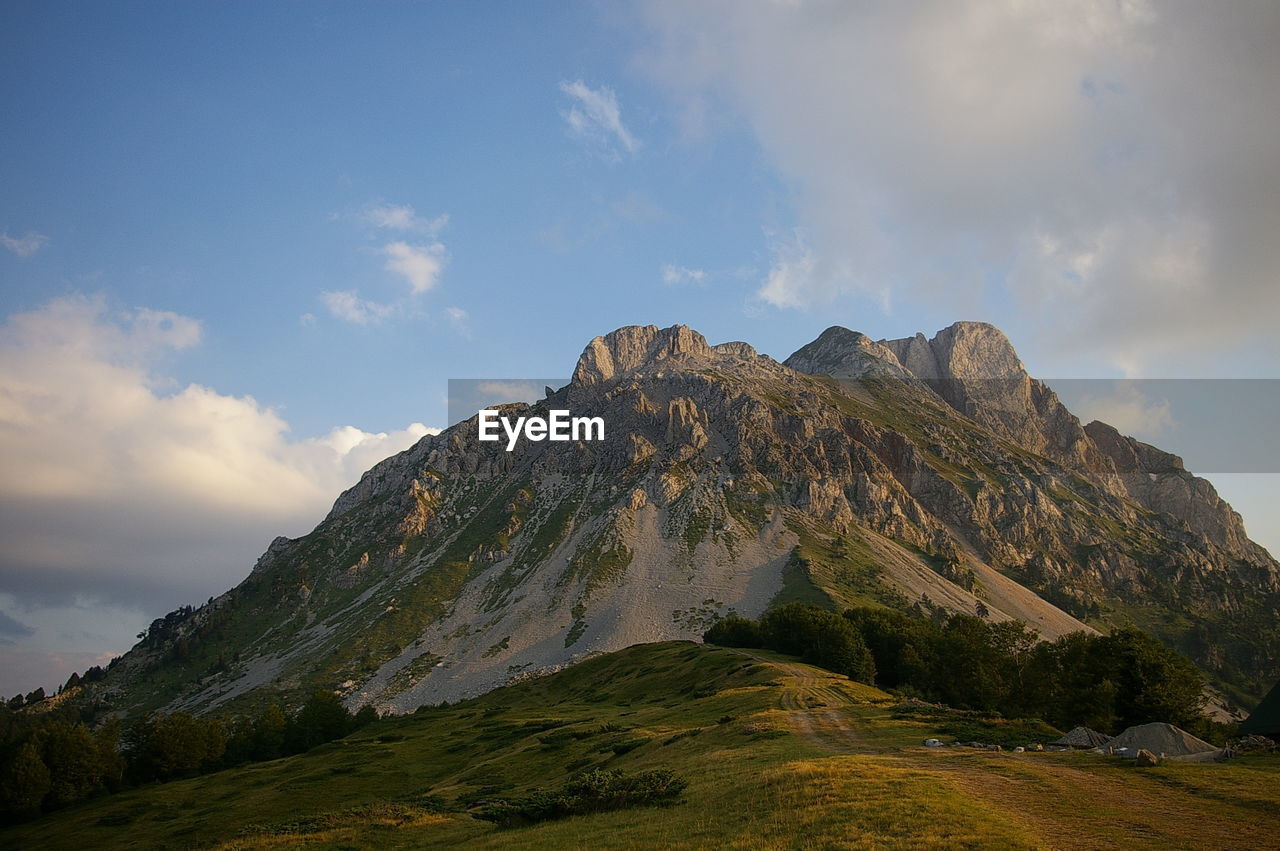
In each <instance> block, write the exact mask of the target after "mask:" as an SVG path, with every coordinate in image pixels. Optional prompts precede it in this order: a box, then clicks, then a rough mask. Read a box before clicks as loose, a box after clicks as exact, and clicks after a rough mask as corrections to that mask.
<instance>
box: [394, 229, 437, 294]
mask: <svg viewBox="0 0 1280 851" xmlns="http://www.w3.org/2000/svg"><path fill="white" fill-rule="evenodd" d="M382 253H383V255H385V256H386V258H387V264H386V269H387V271H388V272H394V273H396V274H397V275H399V276H401V277H402V278H404V279H405V280H406V281H408V283H409V287H410V288H411V290H412V291H413V293H414V294H415V295H416V294H418V293H425V292H426V291H428V290H430V289H431V288H432V287H434V286H435V285H436V282H437V281H439V280H440V273H441V272H442V271H443V270H444V264H445V263H446V262H447V260H448V252H446V251H445V247H444V246H443V245H441V244H440V243H438V242H435V243H432V244H430V245H410V244H409V243H407V242H391V243H388V244H386V245H384V246H383V247H382Z"/></svg>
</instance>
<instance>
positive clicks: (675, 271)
mask: <svg viewBox="0 0 1280 851" xmlns="http://www.w3.org/2000/svg"><path fill="white" fill-rule="evenodd" d="M706 277H707V273H706V272H705V271H703V270H702V269H689V268H687V267H685V266H677V265H675V264H674V263H667V264H666V265H664V266H663V267H662V283H664V284H700V283H702V282H703V281H704V280H706Z"/></svg>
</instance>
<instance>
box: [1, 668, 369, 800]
mask: <svg viewBox="0 0 1280 851" xmlns="http://www.w3.org/2000/svg"><path fill="white" fill-rule="evenodd" d="M377 719H378V713H377V711H376V710H375V709H374V708H373V707H372V706H365V707H363V708H362V709H360V710H359V711H358V712H356V713H354V714H353V713H351V712H349V711H348V710H347V708H346V707H345V706H343V705H342V701H341V699H340V698H339V697H338V696H337V695H336V694H334V693H333V692H331V691H324V690H317V691H315V692H313V693H312V694H311V696H310V697H309V698H308V699H307V701H306V702H305V703H304V704H303V705H302V707H301V708H300V709H299V710H298V711H297V712H296V713H294V714H292V715H290V714H287V713H286V712H285V710H284V708H283V707H282V706H281V705H280V704H279V703H271V704H269V705H267V706H266V707H265V708H264V709H263V710H262V711H261V712H259V713H258V714H257V715H256V716H252V717H244V718H240V719H236V720H227V719H223V718H202V717H198V716H195V715H191V714H190V713H186V712H174V713H169V714H158V713H151V714H147V715H144V716H142V717H140V718H138V719H137V720H136V721H134V722H133V723H131V724H129V725H127V726H124V725H121V723H120V722H119V721H118V720H111V721H108V722H106V723H105V724H102V725H101V726H99V727H98V728H97V729H96V730H90V729H89V727H88V726H87V725H86V724H85V723H84V722H83V721H79V720H75V721H73V720H69V719H67V718H65V717H63V716H62V715H60V714H59V713H58V712H56V711H50V712H43V713H38V714H33V713H31V712H17V711H14V710H11V709H9V708H7V707H0V818H2V819H3V820H4V821H5V822H15V821H21V820H24V819H28V818H31V817H33V816H36V815H38V814H40V813H42V812H49V811H52V810H57V809H61V808H63V807H66V806H70V805H71V804H75V803H78V802H80V801H83V800H86V799H88V798H92V797H96V796H98V795H104V794H111V793H114V792H118V791H120V790H121V789H124V788H126V787H129V786H138V785H142V784H145V783H152V782H157V781H159V782H163V781H167V780H175V779H178V778H182V777H193V776H195V775H197V774H204V773H207V772H211V771H218V770H221V769H223V768H229V767H232V766H236V765H241V764H243V763H246V762H257V761H262V760H269V759H277V758H279V757H282V756H289V755H291V754H297V753H303V752H305V751H308V750H310V749H311V748H313V747H316V746H317V745H320V744H324V743H325V742H330V741H333V740H335V739H339V738H341V737H343V736H345V735H347V734H348V733H351V732H353V731H354V730H356V729H358V728H360V727H362V726H364V725H365V724H368V723H369V722H371V721H376V720H377Z"/></svg>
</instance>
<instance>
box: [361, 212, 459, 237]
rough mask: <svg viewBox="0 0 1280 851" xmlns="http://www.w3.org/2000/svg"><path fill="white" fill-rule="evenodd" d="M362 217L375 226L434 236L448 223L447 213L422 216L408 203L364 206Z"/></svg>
mask: <svg viewBox="0 0 1280 851" xmlns="http://www.w3.org/2000/svg"><path fill="white" fill-rule="evenodd" d="M364 219H365V221H367V222H369V223H370V224H372V225H374V226H375V227H379V228H387V229H389V230H398V231H409V232H415V233H423V234H426V235H427V236H430V237H432V238H434V237H435V236H436V234H438V233H439V232H440V231H441V230H443V229H444V226H445V225H447V224H449V214H448V213H441V214H440V215H438V216H436V217H434V218H429V219H428V218H423V217H422V216H419V215H418V214H417V213H415V212H414V209H413V207H410V206H409V205H408V204H374V205H372V206H370V207H367V208H365V211H364Z"/></svg>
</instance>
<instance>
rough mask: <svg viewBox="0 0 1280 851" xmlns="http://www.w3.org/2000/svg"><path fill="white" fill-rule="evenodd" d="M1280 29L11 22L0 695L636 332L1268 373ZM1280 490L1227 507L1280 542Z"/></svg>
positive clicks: (512, 12)
mask: <svg viewBox="0 0 1280 851" xmlns="http://www.w3.org/2000/svg"><path fill="white" fill-rule="evenodd" d="M1277 30H1278V27H1277V15H1276V11H1275V9H1274V8H1272V7H1270V6H1269V5H1268V4H1265V3H1262V4H1255V5H1250V4H1241V5H1239V6H1235V7H1232V12H1231V13H1230V14H1217V13H1213V14H1210V13H1209V12H1202V11H1201V10H1200V9H1199V7H1198V6H1197V5H1196V4H1161V5H1160V6H1158V7H1157V6H1148V5H1146V4H1144V3H1140V2H1135V3H1129V4H1119V5H1117V4H1112V3H1105V2H1099V3H1091V2H1080V3H1077V4H1046V5H1045V6H1044V7H1042V8H1035V7H1027V8H1019V9H1003V8H998V7H995V6H991V5H989V4H979V3H972V4H971V3H921V4H918V5H916V4H911V5H910V7H909V8H908V6H907V4H891V3H886V4H870V5H868V6H865V7H858V8H854V7H853V6H852V5H849V4H843V3H834V2H799V3H793V4H779V3H758V4H757V3H745V4H742V3H727V4H726V3H722V2H707V3H702V4H688V3H675V2H662V0H653V2H642V3H637V4H634V5H633V4H612V3H564V4H533V3H486V4H473V3H452V2H440V3H426V2H423V3H382V4H376V5H365V4H355V3H320V2H307V3H300V2H297V3H295V2H275V3H217V4H213V3H205V4H196V3H188V4H173V3H154V4H146V3H112V4H85V3H74V4H72V3H57V2H38V3H37V2H9V3H6V4H5V6H4V8H3V11H0V114H2V115H4V116H5V118H4V120H3V123H2V125H0V186H3V187H4V191H3V192H0V244H2V245H3V249H0V318H3V320H4V323H5V324H4V327H3V331H2V332H0V337H2V339H0V342H2V343H3V346H2V347H0V353H2V354H3V356H4V360H3V361H0V377H4V378H5V380H6V386H5V387H4V388H3V389H4V390H5V392H6V394H8V395H7V396H6V397H5V398H6V399H8V400H9V401H8V402H7V403H6V405H7V407H5V408H3V409H0V412H3V413H4V419H5V423H6V425H7V427H8V430H6V431H4V432H3V434H0V461H3V469H4V473H5V477H6V478H7V479H8V480H9V482H10V483H11V484H10V485H9V486H6V487H5V488H3V489H0V490H2V492H0V505H3V506H4V507H5V508H6V509H7V510H8V513H9V516H10V518H11V522H10V525H8V526H6V527H5V535H6V537H7V538H8V539H9V541H10V546H9V547H8V548H7V549H8V552H7V553H6V554H5V555H4V557H3V559H0V562H2V563H0V614H3V616H4V618H7V619H8V620H4V619H0V641H3V642H8V644H0V656H3V658H2V659H0V693H6V694H7V693H8V692H9V691H12V690H16V689H17V688H19V687H22V683H25V682H33V685H34V684H41V683H42V684H45V685H49V684H51V683H52V682H54V681H58V680H61V679H62V678H64V677H65V674H66V673H67V672H69V671H70V670H71V669H73V668H78V669H83V667H84V665H85V664H86V662H87V660H89V659H96V658H97V657H98V656H99V655H101V654H102V653H103V652H104V650H103V648H106V649H107V650H109V651H111V652H120V651H123V650H124V649H126V648H127V646H128V643H129V637H130V636H131V635H132V634H133V633H134V632H136V631H137V629H139V628H140V626H141V624H143V623H145V622H146V621H148V620H149V619H150V618H152V617H155V616H157V615H160V614H163V613H164V612H165V611H167V610H169V609H171V608H173V607H176V606H177V605H179V604H181V603H185V602H192V601H199V600H200V599H203V598H204V597H206V596H208V595H210V594H215V593H218V592H220V591H222V590H224V589H225V588H226V587H229V586H230V585H232V584H234V583H235V582H236V581H238V579H239V578H240V577H241V576H243V575H244V573H245V571H246V570H247V569H248V567H249V566H250V565H251V564H252V561H253V559H254V558H255V557H256V555H257V554H258V553H259V552H261V551H262V549H263V548H264V547H265V544H266V543H267V542H268V541H269V540H270V538H271V537H272V536H273V535H274V534H278V533H283V534H290V535H297V534H301V533H303V532H305V531H306V530H307V529H308V528H310V526H311V525H313V524H314V522H315V520H316V519H318V517H319V516H320V515H322V514H323V511H324V507H325V505H326V504H327V503H328V502H329V501H331V500H332V497H333V495H334V494H336V492H337V490H339V489H340V488H341V487H343V486H345V485H346V484H349V483H350V482H351V481H353V480H354V478H355V477H356V476H358V474H359V472H360V471H361V470H362V469H364V468H365V467H367V466H369V465H370V464H371V463H373V461H376V460H377V459H378V458H379V457H382V456H383V455H386V454H389V453H390V452H392V451H395V450H397V449H399V448H401V447H402V446H404V445H407V444H408V443H409V442H411V441H412V440H413V439H416V437H417V436H419V435H420V434H422V433H424V432H425V429H426V428H431V427H439V426H443V425H445V424H446V423H445V419H446V413H445V386H446V381H447V379H450V378H518V377H529V376H543V375H567V374H569V373H570V372H571V370H572V367H573V364H574V361H575V360H576V357H577V355H578V353H579V352H580V351H581V350H582V347H583V346H584V345H585V343H586V342H587V341H588V340H589V339H590V338H591V337H593V336H595V335H597V334H602V333H605V332H607V331H609V330H612V329H613V328H616V327H618V326H621V325H626V324H648V323H653V324H658V325H669V324H673V323H677V322H679V323H684V324H687V325H690V326H692V327H694V328H696V329H698V330H700V331H702V332H703V333H704V334H706V335H707V336H708V338H710V339H711V340H712V341H713V342H720V341H724V340H729V339H744V340H747V341H749V342H751V343H752V344H754V345H755V346H756V347H757V348H758V349H760V350H761V351H764V352H766V353H769V354H772V355H774V356H776V357H779V358H782V357H785V356H786V355H787V354H789V353H790V352H791V351H793V350H794V349H796V348H798V347H799V346H800V345H802V344H804V343H805V342H807V341H809V340H811V339H813V338H814V337H816V336H817V335H818V333H820V332H821V331H822V330H823V329H824V328H825V327H827V326H829V325H832V324H841V325H846V326H848V327H851V328H856V329H858V330H862V331H865V332H866V333H868V334H870V335H872V336H873V337H896V336H904V335H907V334H911V333H914V332H916V331H924V332H926V333H928V334H932V333H933V332H934V331H936V330H937V329H939V328H941V327H943V326H944V325H946V324H949V323H950V322H952V321H955V320H957V319H981V320H987V321H991V322H994V323H995V324H997V325H999V326H1000V327H1001V328H1003V329H1004V330H1005V331H1006V333H1008V335H1009V336H1010V338H1011V339H1012V341H1013V342H1014V344H1015V346H1016V347H1017V348H1018V350H1019V352H1020V354H1022V356H1023V359H1024V360H1025V361H1026V362H1027V364H1028V366H1029V367H1030V368H1031V370H1032V372H1033V373H1034V374H1037V375H1041V376H1045V377H1050V378H1052V377H1070V378H1077V377H1119V376H1145V377H1166V378H1167V377H1174V378H1184V377H1187V378H1191V377H1194V378H1204V377H1250V378H1271V377H1275V376H1276V365H1277V345H1276V342H1275V340H1274V339H1273V335H1272V334H1271V333H1270V329H1271V328H1273V327H1274V323H1275V320H1276V319H1278V318H1280V295H1277V293H1280V287H1277V286H1276V285H1275V284H1276V281H1275V272H1276V269H1277V268H1278V266H1280V253H1277V252H1278V251H1280V249H1278V248H1277V247H1276V245H1275V244H1274V243H1275V242H1276V241H1275V240H1274V237H1273V235H1274V233H1275V232H1276V231H1277V229H1280V200H1277V199H1280V176H1278V175H1277V169H1276V167H1275V163H1276V162H1280V144H1278V143H1277V133H1276V127H1275V118H1274V116H1275V115H1277V114H1280V103H1277V94H1276V91H1277V89H1280V87H1277V86H1276V85H1275V83H1276V81H1277V79H1278V78H1280V73H1278V72H1280V68H1278V67H1277V59H1276V54H1275V51H1274V50H1273V48H1272V46H1273V44H1274V38H1275V36H1277V35H1280V33H1278V32H1277ZM33 388H34V389H33ZM1120 401H1121V402H1123V405H1124V406H1127V407H1124V411H1125V412H1126V415H1130V416H1131V421H1132V423H1133V426H1134V427H1133V431H1134V432H1135V433H1137V434H1139V436H1142V437H1147V438H1149V439H1153V440H1154V441H1155V442H1157V443H1159V442H1160V440H1159V438H1160V436H1161V435H1160V432H1161V431H1163V433H1164V435H1165V436H1166V437H1169V436H1171V435H1173V436H1175V437H1176V434H1177V432H1176V430H1174V429H1171V427H1170V423H1168V422H1166V419H1167V417H1164V415H1162V414H1161V407H1160V400H1159V399H1142V398H1139V399H1137V400H1135V398H1134V397H1132V396H1129V397H1126V398H1125V399H1123V400H1120ZM1144 405H1146V406H1147V407H1145V408H1144V407H1143V406H1144ZM1099 409H1100V410H1104V411H1105V410H1115V408H1114V406H1113V407H1112V408H1107V406H1106V405H1101V407H1100V408H1099ZM1144 426H1151V429H1150V431H1148V432H1146V433H1144V432H1143V428H1144ZM1155 426H1160V428H1156V427H1155ZM1167 448H1169V449H1172V450H1174V451H1178V450H1179V447H1178V446H1176V445H1175V446H1167ZM184 465H186V466H184ZM183 471H185V473H184V472H183ZM1264 481H1266V482H1269V481H1271V479H1270V477H1267V478H1265V479H1264V478H1262V477H1255V478H1252V479H1250V478H1248V477H1245V479H1244V480H1242V479H1241V478H1240V477H1238V476H1237V477H1233V478H1232V479H1231V480H1228V479H1225V478H1224V479H1223V480H1222V482H1223V483H1224V485H1225V486H1226V487H1227V488H1228V491H1227V495H1228V496H1229V497H1232V494H1233V493H1236V494H1239V497H1240V499H1241V500H1243V501H1242V502H1241V507H1243V508H1245V509H1246V518H1247V519H1248V520H1249V522H1250V528H1251V530H1253V531H1254V532H1255V535H1257V536H1258V537H1261V538H1262V539H1263V540H1264V541H1266V542H1270V541H1276V540H1280V536H1274V537H1272V530H1273V529H1275V528H1276V527H1277V525H1278V524H1277V523H1276V522H1275V516H1274V514H1272V513H1268V511H1267V509H1266V508H1265V506H1266V505H1267V504H1268V503H1270V502H1274V495H1275V492H1276V489H1275V486H1274V485H1260V484H1259V482H1264ZM15 482H16V483H18V484H12V483H15ZM86 483H87V484H86ZM1232 489H1234V490H1232ZM263 492H272V493H273V497H274V498H273V499H272V500H263V501H258V500H257V496H258V495H260V494H262V493H263ZM130 507H132V508H130ZM32 530H34V531H32ZM10 621H12V624H10ZM42 676H45V677H49V678H53V679H49V680H48V681H38V678H39V677H42ZM33 678H36V680H37V681H33Z"/></svg>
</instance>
